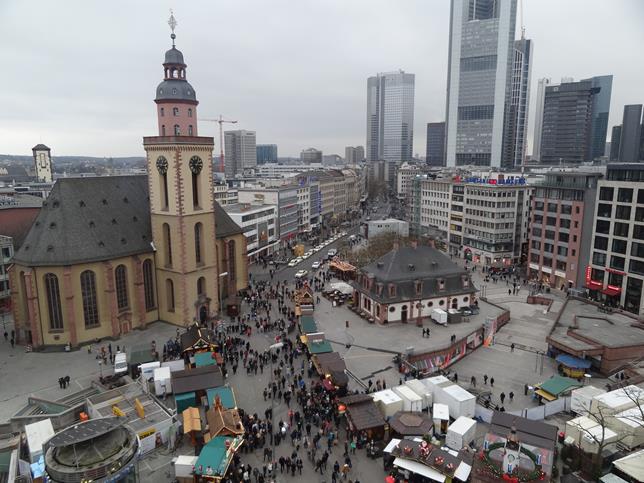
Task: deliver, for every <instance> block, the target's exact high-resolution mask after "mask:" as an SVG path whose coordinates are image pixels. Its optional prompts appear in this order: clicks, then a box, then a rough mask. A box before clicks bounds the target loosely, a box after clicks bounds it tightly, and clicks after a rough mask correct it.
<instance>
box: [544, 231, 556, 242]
mask: <svg viewBox="0 0 644 483" xmlns="http://www.w3.org/2000/svg"><path fill="white" fill-rule="evenodd" d="M546 238H547V239H548V240H554V239H555V232H554V231H552V230H546Z"/></svg>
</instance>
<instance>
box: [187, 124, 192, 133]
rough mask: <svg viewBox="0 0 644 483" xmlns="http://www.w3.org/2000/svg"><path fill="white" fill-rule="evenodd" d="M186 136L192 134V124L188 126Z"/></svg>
mask: <svg viewBox="0 0 644 483" xmlns="http://www.w3.org/2000/svg"><path fill="white" fill-rule="evenodd" d="M188 136H192V124H190V126H188Z"/></svg>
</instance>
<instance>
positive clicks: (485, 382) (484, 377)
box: [483, 374, 487, 386]
mask: <svg viewBox="0 0 644 483" xmlns="http://www.w3.org/2000/svg"><path fill="white" fill-rule="evenodd" d="M483 384H485V385H486V386H487V374H483Z"/></svg>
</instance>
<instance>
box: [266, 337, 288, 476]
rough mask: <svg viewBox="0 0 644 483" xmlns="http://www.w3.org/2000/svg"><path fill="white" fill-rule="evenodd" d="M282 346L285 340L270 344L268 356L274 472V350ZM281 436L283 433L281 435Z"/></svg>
mask: <svg viewBox="0 0 644 483" xmlns="http://www.w3.org/2000/svg"><path fill="white" fill-rule="evenodd" d="M282 347H284V342H276V343H275V344H271V345H269V346H268V356H269V359H270V362H271V387H270V392H271V431H272V434H271V463H273V472H275V424H274V422H275V417H274V416H273V412H274V409H275V394H274V393H273V377H274V373H273V351H274V350H279V349H281V348H282ZM280 436H281V435H280Z"/></svg>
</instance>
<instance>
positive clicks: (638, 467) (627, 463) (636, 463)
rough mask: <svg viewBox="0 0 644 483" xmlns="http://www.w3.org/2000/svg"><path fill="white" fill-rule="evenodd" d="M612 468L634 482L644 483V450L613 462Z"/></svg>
mask: <svg viewBox="0 0 644 483" xmlns="http://www.w3.org/2000/svg"><path fill="white" fill-rule="evenodd" d="M613 466H615V468H617V469H619V470H620V471H621V472H623V473H625V474H627V475H628V476H630V477H631V478H633V479H635V480H636V481H644V449H642V450H640V451H637V452H636V453H631V454H629V455H628V456H624V457H623V458H620V459H618V460H615V461H613Z"/></svg>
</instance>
